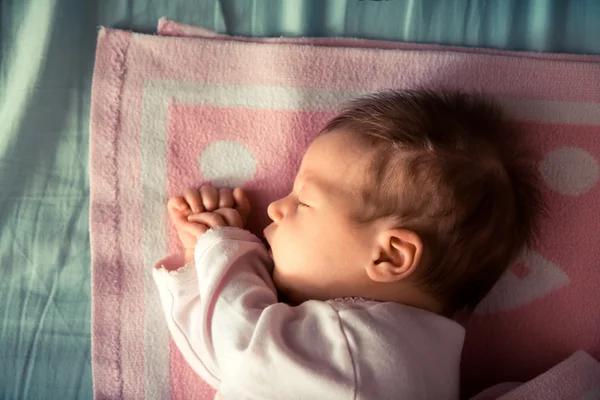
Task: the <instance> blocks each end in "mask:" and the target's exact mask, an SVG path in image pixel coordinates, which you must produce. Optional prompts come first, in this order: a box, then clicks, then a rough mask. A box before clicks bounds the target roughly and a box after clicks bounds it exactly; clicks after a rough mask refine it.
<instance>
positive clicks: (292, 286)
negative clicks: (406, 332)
mask: <svg viewBox="0 0 600 400" xmlns="http://www.w3.org/2000/svg"><path fill="white" fill-rule="evenodd" d="M519 133H520V132H518V131H517V130H516V128H515V127H514V126H513V125H511V124H509V123H507V122H506V121H505V120H504V118H503V116H502V115H501V113H500V112H499V110H498V109H497V108H496V107H495V106H494V105H492V104H490V103H489V102H487V101H484V100H482V99H480V98H477V97H474V96H471V95H466V94H461V93H449V92H445V93H436V92H430V91H424V90H419V91H387V92H381V93H377V94H374V95H372V96H368V97H365V98H361V99H358V100H356V101H354V102H353V103H351V104H350V106H349V107H348V108H346V109H345V110H343V111H342V112H341V113H340V114H339V115H337V116H336V117H334V118H333V119H332V120H331V121H329V123H328V124H327V125H326V126H325V128H324V129H323V131H322V134H321V135H319V137H318V138H317V139H316V140H315V141H314V142H313V143H312V144H311V145H310V147H309V148H308V150H307V152H306V154H305V155H304V157H303V159H302V164H301V167H300V170H299V171H298V175H297V176H296V180H295V182H294V187H293V190H292V192H291V193H290V194H289V195H288V196H286V197H284V198H282V199H280V200H277V201H275V202H273V203H272V204H271V205H270V206H269V208H268V214H269V217H270V218H271V219H272V220H273V223H272V224H271V225H269V227H267V229H265V237H266V238H267V240H268V242H269V244H270V245H271V250H272V254H273V260H274V262H275V269H274V272H273V279H274V281H275V284H276V285H277V287H278V289H279V290H280V291H281V292H282V294H284V295H285V296H286V297H287V298H288V299H289V300H290V302H292V303H300V302H302V301H306V300H309V299H316V300H328V299H332V298H339V297H364V298H370V299H374V300H380V301H395V302H399V303H403V304H408V305H412V306H415V307H420V308H424V309H429V310H431V311H434V312H446V311H449V310H450V311H454V310H459V309H467V310H471V309H473V308H474V307H475V306H476V305H477V303H478V302H479V301H480V300H481V299H482V298H483V296H485V294H487V293H488V291H489V290H490V289H491V288H492V286H493V285H494V283H495V282H496V281H497V280H498V278H499V277H500V276H501V274H502V273H503V272H504V271H505V270H506V268H507V267H508V266H509V265H510V263H511V262H512V261H513V260H514V259H515V257H516V256H517V255H518V253H519V252H520V251H521V249H522V248H523V246H525V245H527V244H530V242H531V241H532V240H533V239H534V238H535V236H536V232H537V226H538V220H539V219H540V217H541V216H542V215H543V214H544V205H543V201H542V196H541V190H540V187H539V179H538V175H537V170H536V168H534V166H533V165H532V164H533V160H532V159H531V157H530V155H529V153H528V151H527V150H526V146H525V144H524V143H523V141H522V140H521V139H522V137H521V136H520V135H519Z"/></svg>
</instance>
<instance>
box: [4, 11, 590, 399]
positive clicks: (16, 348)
mask: <svg viewBox="0 0 600 400" xmlns="http://www.w3.org/2000/svg"><path fill="white" fill-rule="evenodd" d="M162 16H166V17H168V18H170V19H173V20H178V21H182V22H186V23H190V24H197V25H202V26H204V27H206V28H210V29H215V30H218V31H220V32H227V33H229V34H235V35H250V36H281V35H284V36H350V37H362V38H372V39H387V40H397V41H410V42H422V43H440V44H454V45H464V46H480V47H495V48H503V49H516V50H533V51H551V52H573V53H590V54H600V40H598V39H599V38H600V24H599V23H598V21H599V20H600V1H596V0H587V1H586V0H581V1H577V0H573V1H563V0H487V1H486V0H477V1H476V0H472V1H467V0H422V1H419V0H388V1H368V0H362V1H361V0H305V1H301V0H222V1H216V0H202V1H200V0H86V1H81V0H3V1H2V2H1V3H0V265H1V266H0V364H1V365H2V370H3V372H2V373H0V398H2V399H33V398H35V399H75V398H81V399H89V398H91V397H92V374H91V366H90V318H91V314H90V307H91V297H90V252H89V235H88V206H89V195H88V193H89V178H88V133H89V132H88V124H89V104H90V86H91V78H92V69H93V64H94V52H95V44H96V32H97V27H98V26H100V25H105V26H111V27H118V28H124V29H133V30H137V31H142V32H148V33H151V32H155V27H156V22H157V20H158V18H159V17H162Z"/></svg>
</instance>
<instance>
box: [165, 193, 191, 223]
mask: <svg viewBox="0 0 600 400" xmlns="http://www.w3.org/2000/svg"><path fill="white" fill-rule="evenodd" d="M167 210H169V214H170V215H171V217H172V218H174V219H176V218H182V217H187V215H186V214H187V213H191V210H190V208H189V207H188V203H187V201H185V199H184V198H183V197H181V196H177V197H171V198H170V199H169V202H168V203H167Z"/></svg>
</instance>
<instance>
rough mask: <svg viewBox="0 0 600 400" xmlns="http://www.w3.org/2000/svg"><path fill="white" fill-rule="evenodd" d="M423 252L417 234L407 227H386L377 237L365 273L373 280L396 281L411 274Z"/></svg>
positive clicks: (421, 243)
mask: <svg viewBox="0 0 600 400" xmlns="http://www.w3.org/2000/svg"><path fill="white" fill-rule="evenodd" d="M422 254H423V242H422V241H421V238H420V237H419V235H417V234H416V233H415V232H413V231H410V230H407V229H388V230H385V231H383V232H381V233H380V234H379V235H378V237H377V242H376V248H375V249H374V251H373V256H372V259H371V263H370V265H368V266H367V269H366V270H367V275H368V276H369V278H371V280H373V281H375V282H382V283H391V282H397V281H400V280H403V279H406V278H408V277H409V276H411V275H412V274H413V273H414V272H415V271H416V270H417V268H418V266H419V263H420V262H421V256H422Z"/></svg>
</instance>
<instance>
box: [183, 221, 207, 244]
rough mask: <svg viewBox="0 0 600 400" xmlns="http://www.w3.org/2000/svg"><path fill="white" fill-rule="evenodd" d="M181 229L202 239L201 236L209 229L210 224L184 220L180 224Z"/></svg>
mask: <svg viewBox="0 0 600 400" xmlns="http://www.w3.org/2000/svg"><path fill="white" fill-rule="evenodd" d="M179 229H180V230H181V231H182V233H187V234H190V235H192V236H193V237H195V238H196V240H197V239H200V236H202V235H204V233H205V232H206V231H207V230H208V226H206V225H204V224H198V223H194V222H184V223H182V224H181V225H180V228H179Z"/></svg>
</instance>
